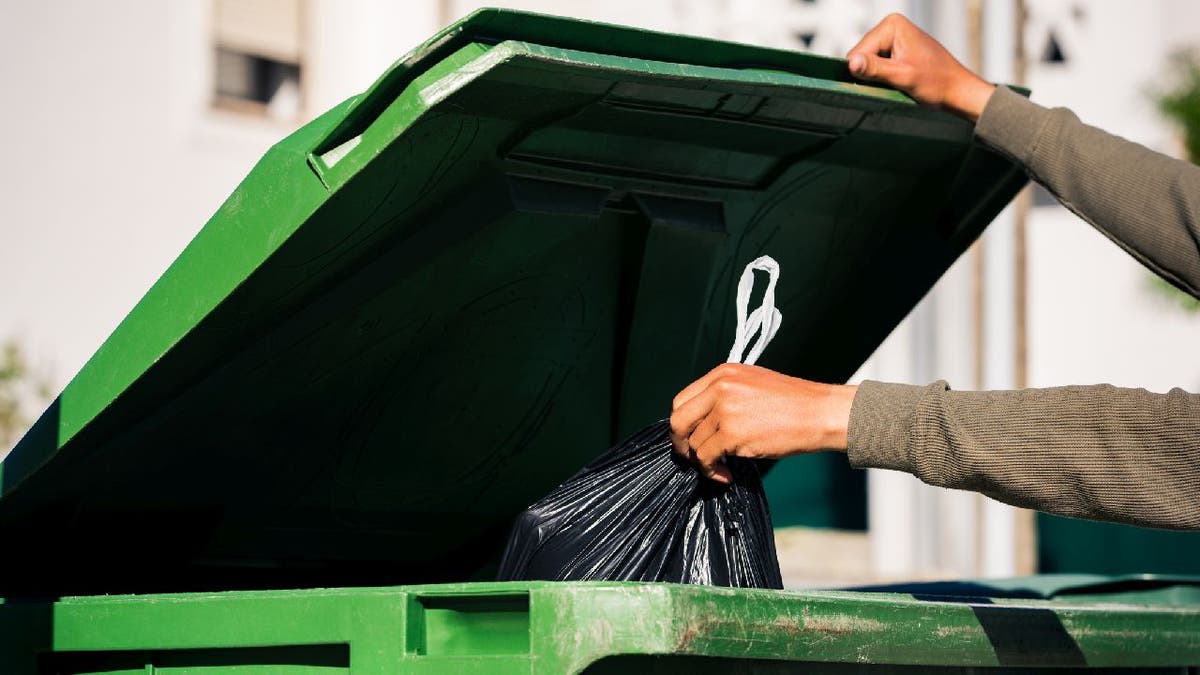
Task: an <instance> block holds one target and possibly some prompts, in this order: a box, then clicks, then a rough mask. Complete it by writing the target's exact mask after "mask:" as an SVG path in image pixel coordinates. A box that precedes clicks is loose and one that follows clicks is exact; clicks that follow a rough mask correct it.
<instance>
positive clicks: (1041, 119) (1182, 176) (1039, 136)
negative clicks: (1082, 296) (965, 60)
mask: <svg viewBox="0 0 1200 675" xmlns="http://www.w3.org/2000/svg"><path fill="white" fill-rule="evenodd" d="M848 57H849V66H850V70H851V72H852V73H853V74H855V75H856V76H857V77H860V78H862V79H865V80H870V81H875V82H882V83H885V84H889V85H891V86H894V87H896V88H898V89H901V90H902V91H905V92H907V93H908V94H909V95H910V96H912V97H913V98H914V99H916V100H917V101H919V102H921V103H924V104H926V105H930V106H933V107H938V108H942V109H945V110H949V111H950V112H953V113H955V114H957V115H959V116H961V117H963V118H965V119H967V120H969V121H971V122H975V123H976V126H975V134H976V137H977V138H979V139H980V140H982V141H983V142H984V143H985V144H986V145H988V146H990V147H992V148H994V149H996V150H998V151H999V152H1001V153H1003V154H1005V155H1008V156H1009V157H1010V158H1012V159H1013V160H1015V161H1016V162H1018V163H1019V164H1021V165H1022V166H1023V167H1024V168H1025V170H1026V171H1027V172H1028V173H1029V175H1030V177H1031V178H1033V179H1034V180H1035V181H1037V182H1038V183H1041V184H1042V185H1043V186H1045V187H1046V189H1047V190H1049V191H1050V192H1051V193H1053V194H1054V196H1055V197H1057V198H1058V199H1059V201H1061V202H1062V203H1063V205H1065V206H1066V207H1067V208H1069V209H1071V210H1072V211H1074V212H1075V213H1076V214H1077V215H1079V216H1080V217H1081V218H1083V219H1084V220H1086V221H1087V222H1088V223H1091V224H1092V225H1093V226H1094V227H1095V228H1096V229H1098V230H1100V231H1101V232H1102V233H1104V235H1105V236H1107V237H1108V238H1109V239H1112V240H1113V241H1114V242H1116V243H1117V244H1118V245H1119V246H1120V247H1121V248H1123V249H1125V250H1126V251H1128V252H1129V253H1130V254H1131V255H1133V257H1134V258H1136V259H1137V260H1138V261H1140V262H1141V263H1142V264H1144V265H1146V266H1147V267H1149V268H1150V269H1151V270H1153V271H1154V272H1155V273H1157V274H1159V275H1160V276H1162V277H1163V278H1164V279H1166V280H1167V281H1170V282H1171V283H1172V284H1174V285H1175V286H1177V287H1179V288H1180V289H1182V290H1184V291H1186V292H1188V293H1190V294H1191V295H1193V296H1195V297H1198V298H1200V167H1197V166H1196V165H1194V164H1192V163H1190V162H1185V161H1182V160H1179V159H1174V158H1171V157H1167V156H1166V155H1162V154H1159V153H1157V152H1154V151H1153V150H1150V149H1149V148H1146V147H1144V146H1141V145H1138V144H1137V143H1131V142H1130V141H1127V140H1125V139H1123V138H1120V137H1118V136H1114V135H1112V134H1109V133H1107V132H1105V131H1101V130H1100V129H1097V128H1095V127H1091V126H1088V125H1086V124H1084V123H1083V122H1080V121H1079V118H1077V117H1076V116H1075V115H1074V114H1073V113H1072V112H1071V111H1069V110H1066V109H1064V108H1054V109H1049V110H1048V109H1046V108H1043V107H1041V106H1039V105H1037V104H1036V103H1033V102H1031V101H1029V100H1027V99H1026V98H1025V97H1023V96H1021V95H1020V94H1017V93H1015V92H1013V91H1012V90H1010V89H1008V88H1006V87H995V86H994V85H991V84H989V83H987V82H985V81H984V80H983V79H981V78H980V77H979V76H977V75H975V74H974V73H972V72H971V71H970V70H968V69H966V68H965V67H963V66H962V64H960V63H959V62H958V61H956V60H955V59H954V57H953V56H951V55H950V53H949V52H947V51H946V50H945V48H943V47H942V46H941V45H940V44H938V43H937V41H935V40H934V39H933V38H931V37H930V36H928V35H926V34H925V33H924V32H923V31H921V29H919V28H917V27H916V26H914V25H913V24H912V23H911V22H909V21H908V19H905V18H904V17H903V16H900V15H898V14H894V15H892V16H889V17H887V18H886V19H884V20H883V21H882V22H880V24H879V25H878V26H876V27H875V28H874V29H872V30H871V32H869V33H867V35H866V36H864V37H863V39H862V41H860V42H859V44H858V45H856V46H855V47H854V49H852V50H850V53H849V55H848Z"/></svg>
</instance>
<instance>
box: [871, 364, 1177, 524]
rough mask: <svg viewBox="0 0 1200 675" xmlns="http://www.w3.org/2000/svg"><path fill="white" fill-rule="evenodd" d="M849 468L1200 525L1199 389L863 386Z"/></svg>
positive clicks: (1125, 519) (1061, 507)
mask: <svg viewBox="0 0 1200 675" xmlns="http://www.w3.org/2000/svg"><path fill="white" fill-rule="evenodd" d="M848 424H849V433H848V438H847V447H848V452H847V454H848V455H849V458H850V463H851V465H853V466H855V467H858V468H865V467H872V468H881V469H897V470H900V471H907V472H909V473H911V474H913V475H915V476H917V477H918V478H920V479H921V480H922V481H924V482H926V483H929V484H930V485H937V486H940V487H948V488H958V489H963V490H974V491H977V492H982V493H984V494H986V495H989V496H991V497H994V498H995V499H998V500H1000V501H1002V502H1006V503H1008V504H1014V505H1016V506H1024V507H1028V508H1033V509H1037V510H1039V511H1046V512H1048V513H1055V514H1059V515H1065V516H1074V517H1079V518H1089V519H1093V520H1109V521H1115V522H1122V523H1131V524H1135V525H1143V526H1149V527H1161V528H1170V529H1190V530H1194V529H1200V396H1198V395H1196V394H1188V393H1186V392H1184V391H1182V390H1180V389H1173V390H1171V392H1170V393H1167V394H1154V393H1150V392H1148V391H1146V390H1144V389H1120V388H1117V387H1112V386H1109V385H1095V386H1082V387H1056V388H1052V389H1025V390H1021V391H968V392H955V391H950V390H949V387H948V386H946V383H945V382H936V383H934V384H931V385H928V386H924V387H919V386H911V385H904V384H884V383H881V382H870V381H868V382H864V383H863V384H861V385H859V387H858V391H857V394H856V395H855V397H854V404H853V408H852V410H851V413H850V416H849V420H848Z"/></svg>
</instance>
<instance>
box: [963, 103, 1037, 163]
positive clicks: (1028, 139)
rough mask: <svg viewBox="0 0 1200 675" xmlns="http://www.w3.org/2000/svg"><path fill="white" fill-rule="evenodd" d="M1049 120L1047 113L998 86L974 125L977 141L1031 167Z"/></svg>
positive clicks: (1034, 104)
mask: <svg viewBox="0 0 1200 675" xmlns="http://www.w3.org/2000/svg"><path fill="white" fill-rule="evenodd" d="M1050 119H1051V113H1050V111H1049V110H1048V109H1046V108H1043V107H1042V106H1040V105H1038V104H1036V103H1034V102H1033V101H1030V100H1029V99H1027V98H1025V97H1024V96H1022V95H1020V94H1018V93H1017V92H1015V91H1013V90H1012V89H1009V88H1008V87H1005V86H1004V85H999V86H997V87H996V90H995V91H994V92H992V95H991V97H990V98H988V102H987V105H986V106H984V108H983V113H982V114H981V115H980V116H979V121H978V122H976V123H975V137H976V138H978V139H979V140H981V141H983V143H984V144H985V145H987V146H989V147H991V148H994V149H995V150H998V151H1000V152H1001V153H1003V154H1005V155H1008V156H1009V157H1010V158H1012V159H1014V160H1016V161H1017V162H1018V163H1020V164H1022V165H1025V166H1029V164H1030V163H1031V162H1032V161H1033V153H1034V150H1036V149H1037V144H1038V139H1040V138H1041V136H1042V131H1043V129H1045V127H1046V124H1047V123H1048V122H1049V121H1050Z"/></svg>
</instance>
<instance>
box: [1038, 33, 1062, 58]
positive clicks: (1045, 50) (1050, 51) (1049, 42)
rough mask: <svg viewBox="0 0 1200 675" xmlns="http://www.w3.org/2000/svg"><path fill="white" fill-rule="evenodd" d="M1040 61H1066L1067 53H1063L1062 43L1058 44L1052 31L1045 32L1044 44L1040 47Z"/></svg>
mask: <svg viewBox="0 0 1200 675" xmlns="http://www.w3.org/2000/svg"><path fill="white" fill-rule="evenodd" d="M1041 61H1042V63H1066V62H1067V55H1066V54H1064V53H1063V49H1062V45H1061V44H1059V40H1058V36H1057V35H1055V34H1054V31H1053V30H1052V31H1050V32H1049V33H1047V34H1046V44H1045V45H1044V46H1043V47H1042V57H1041Z"/></svg>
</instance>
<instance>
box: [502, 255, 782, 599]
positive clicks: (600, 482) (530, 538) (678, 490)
mask: <svg viewBox="0 0 1200 675" xmlns="http://www.w3.org/2000/svg"><path fill="white" fill-rule="evenodd" d="M755 270H761V271H764V272H766V273H767V275H768V279H769V280H768V285H767V289H766V291H765V293H764V296H763V303H762V306H761V307H759V308H757V309H755V310H754V311H753V312H749V313H748V312H747V310H748V305H749V299H750V291H751V289H752V287H753V285H754V271H755ZM778 277H779V265H778V263H776V262H775V260H773V259H772V258H770V257H767V256H763V257H761V258H759V259H757V260H755V261H753V262H752V263H750V264H749V265H748V266H747V267H746V270H745V271H744V272H743V274H742V278H741V280H740V282H739V284H738V297H737V312H738V330H737V335H736V338H735V342H734V345H733V348H732V349H731V350H730V356H729V359H730V360H731V361H743V355H744V361H745V362H746V363H748V364H753V363H754V361H755V360H757V359H758V357H759V355H761V354H762V351H763V349H765V348H766V346H767V343H768V342H770V340H771V338H773V337H774V336H775V333H776V331H778V330H779V326H780V324H781V322H782V315H781V314H780V312H779V310H778V309H776V308H775V284H776V281H777V280H778ZM755 336H757V340H756V341H754V342H753V343H751V340H752V339H754V338H755ZM747 349H748V350H749V351H748V353H747ZM670 431H671V427H670V424H669V423H668V421H666V420H663V421H659V422H656V423H654V424H652V425H650V426H648V427H646V428H644V429H642V430H641V431H639V432H638V433H636V434H634V435H632V436H630V437H629V438H627V439H626V440H624V441H622V442H621V443H619V444H617V445H616V446H615V447H613V448H611V449H610V450H608V451H607V452H605V453H604V454H602V455H600V456H599V457H598V458H597V459H595V460H594V461H592V462H591V463H589V464H588V465H587V466H585V467H584V468H583V469H581V470H580V471H579V472H578V473H577V474H575V475H574V476H572V477H571V478H569V479H567V480H566V482H564V483H563V484H562V485H559V486H558V487H557V488H555V489H554V490H553V491H552V492H550V494H548V495H546V496H545V497H544V498H542V499H541V500H540V501H538V502H537V503H535V504H533V505H532V506H530V507H529V508H528V509H526V510H525V511H524V512H522V514H521V515H520V516H519V517H518V518H517V521H516V523H515V525H514V527H513V531H512V534H511V535H510V537H509V542H508V547H507V549H506V550H505V552H504V557H503V558H502V560H501V562H500V571H499V574H498V578H499V579H501V580H515V579H546V580H555V581H567V580H574V581H582V580H609V581H667V582H677V583H693V584H708V585H716V586H734V587H743V588H782V587H783V581H782V579H781V577H780V572H779V561H778V558H777V557H776V553H775V541H774V533H773V530H772V527H771V515H770V511H769V510H768V508H767V501H766V496H765V494H764V493H763V488H762V479H761V477H760V475H759V472H758V467H757V465H756V464H755V463H754V461H753V460H750V459H746V458H741V457H730V458H728V459H726V460H723V461H721V460H719V459H717V460H714V461H713V462H709V464H708V465H707V466H708V473H709V474H710V475H719V476H721V477H723V478H724V479H725V481H724V483H720V482H716V481H712V480H707V479H706V478H704V476H702V475H701V474H700V473H699V472H698V471H697V469H696V467H695V466H693V465H692V464H691V463H689V462H688V461H687V460H686V459H685V458H684V457H682V456H681V455H680V454H677V453H676V452H675V451H674V445H673V443H672V438H671V433H670Z"/></svg>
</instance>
